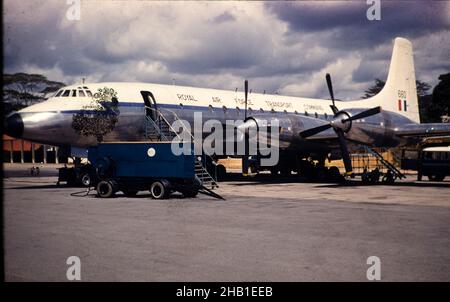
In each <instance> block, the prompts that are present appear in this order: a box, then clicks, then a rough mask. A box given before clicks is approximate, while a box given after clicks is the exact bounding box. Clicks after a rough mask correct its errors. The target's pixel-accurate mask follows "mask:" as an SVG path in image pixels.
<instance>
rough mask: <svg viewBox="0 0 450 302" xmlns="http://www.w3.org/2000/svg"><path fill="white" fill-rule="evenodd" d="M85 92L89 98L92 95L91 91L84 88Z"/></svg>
mask: <svg viewBox="0 0 450 302" xmlns="http://www.w3.org/2000/svg"><path fill="white" fill-rule="evenodd" d="M86 94H87V96H88V97H90V98H91V97H92V92H91V91H90V90H86Z"/></svg>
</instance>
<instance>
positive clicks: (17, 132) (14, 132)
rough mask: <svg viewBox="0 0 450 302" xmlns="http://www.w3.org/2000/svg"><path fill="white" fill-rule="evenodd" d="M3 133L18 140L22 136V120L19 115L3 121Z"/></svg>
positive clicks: (16, 114) (15, 114) (13, 115)
mask: <svg viewBox="0 0 450 302" xmlns="http://www.w3.org/2000/svg"><path fill="white" fill-rule="evenodd" d="M5 133H6V134H7V135H9V136H12V137H16V138H20V137H22V135H23V120H22V116H21V115H20V114H19V113H14V114H12V115H10V116H8V117H7V118H6V120H5Z"/></svg>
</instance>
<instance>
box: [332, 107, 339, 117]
mask: <svg viewBox="0 0 450 302" xmlns="http://www.w3.org/2000/svg"><path fill="white" fill-rule="evenodd" d="M330 107H331V110H332V111H333V113H334V114H335V115H336V113H338V112H339V109H337V107H336V106H334V105H330Z"/></svg>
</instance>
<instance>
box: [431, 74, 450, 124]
mask: <svg viewBox="0 0 450 302" xmlns="http://www.w3.org/2000/svg"><path fill="white" fill-rule="evenodd" d="M439 80H440V82H439V83H438V84H437V85H436V87H434V89H433V95H432V98H431V102H429V106H427V112H428V114H429V116H430V119H431V121H433V122H440V121H441V117H442V116H446V115H447V116H448V115H449V114H450V73H446V74H441V75H440V76H439Z"/></svg>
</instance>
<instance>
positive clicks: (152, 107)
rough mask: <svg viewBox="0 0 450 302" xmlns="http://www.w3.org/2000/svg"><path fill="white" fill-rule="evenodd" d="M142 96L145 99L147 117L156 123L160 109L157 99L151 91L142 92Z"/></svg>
mask: <svg viewBox="0 0 450 302" xmlns="http://www.w3.org/2000/svg"><path fill="white" fill-rule="evenodd" d="M141 95H142V98H143V99H144V105H145V115H146V116H149V117H150V118H151V119H152V120H154V121H155V122H156V121H157V120H158V108H157V105H156V101H155V97H154V96H153V94H152V93H151V92H150V91H141Z"/></svg>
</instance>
